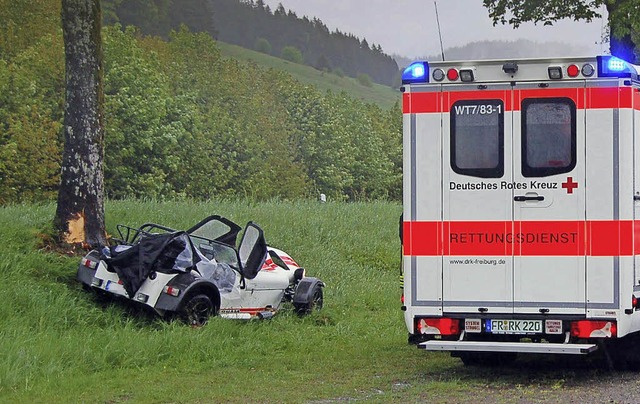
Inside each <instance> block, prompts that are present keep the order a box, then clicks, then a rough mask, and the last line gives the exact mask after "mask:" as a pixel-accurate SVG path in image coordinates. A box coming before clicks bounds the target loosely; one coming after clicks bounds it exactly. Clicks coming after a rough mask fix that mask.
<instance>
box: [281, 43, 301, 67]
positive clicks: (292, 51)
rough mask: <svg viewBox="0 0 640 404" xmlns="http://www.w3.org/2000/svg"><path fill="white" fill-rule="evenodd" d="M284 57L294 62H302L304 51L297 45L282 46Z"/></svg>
mask: <svg viewBox="0 0 640 404" xmlns="http://www.w3.org/2000/svg"><path fill="white" fill-rule="evenodd" d="M282 58H283V59H284V60H288V61H289V62H293V63H302V52H300V50H299V49H298V48H296V47H295V46H285V47H284V48H282Z"/></svg>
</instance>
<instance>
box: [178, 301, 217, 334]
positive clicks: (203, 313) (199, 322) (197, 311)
mask: <svg viewBox="0 0 640 404" xmlns="http://www.w3.org/2000/svg"><path fill="white" fill-rule="evenodd" d="M216 314H217V310H216V307H215V306H214V304H213V302H212V301H211V299H210V298H209V296H207V295H205V294H199V295H194V296H192V297H191V298H189V299H188V300H186V301H185V303H184V304H183V306H182V308H181V309H180V311H179V315H180V317H181V318H182V320H183V321H184V322H185V323H187V324H189V325H191V326H194V327H200V326H203V325H205V324H206V323H207V321H208V320H209V317H212V316H215V315H216Z"/></svg>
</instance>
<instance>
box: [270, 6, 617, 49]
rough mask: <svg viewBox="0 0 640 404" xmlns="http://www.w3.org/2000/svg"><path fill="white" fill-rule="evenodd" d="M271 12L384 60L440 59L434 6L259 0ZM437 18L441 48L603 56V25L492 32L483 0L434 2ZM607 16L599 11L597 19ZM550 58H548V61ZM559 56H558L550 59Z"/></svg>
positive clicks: (528, 26) (575, 24) (558, 25)
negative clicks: (541, 46) (510, 46)
mask: <svg viewBox="0 0 640 404" xmlns="http://www.w3.org/2000/svg"><path fill="white" fill-rule="evenodd" d="M264 2H265V4H267V5H268V6H269V7H270V8H271V9H272V10H275V9H276V8H277V7H278V4H279V3H282V5H283V6H284V8H285V9H287V10H293V11H294V12H295V13H296V15H297V16H298V17H300V18H302V17H303V16H307V17H309V18H313V17H318V18H319V19H320V20H322V22H324V23H325V25H327V27H328V28H329V30H331V31H333V30H335V29H336V28H337V29H339V30H340V31H342V32H347V33H352V34H354V35H355V36H357V37H359V38H360V39H362V38H366V39H367V42H368V43H369V44H370V45H371V44H374V43H375V44H379V45H381V46H382V49H383V51H384V52H385V53H387V54H397V55H400V56H405V57H409V58H411V57H420V56H427V55H436V54H439V53H440V40H439V37H438V27H437V20H436V11H435V10H436V7H435V5H434V1H429V0H264ZM437 9H438V16H439V20H440V29H441V33H442V42H443V45H444V48H445V49H447V48H452V47H456V46H463V45H465V44H467V43H469V42H474V41H482V40H514V41H515V40H518V39H529V40H532V41H536V42H551V41H553V42H566V43H570V44H572V45H575V46H577V47H579V48H580V49H584V50H585V51H586V52H587V53H586V54H585V55H573V56H586V55H599V54H603V53H605V51H607V50H608V47H607V46H606V45H601V44H600V38H601V31H602V29H603V22H602V19H598V20H594V21H593V22H591V23H585V22H584V21H582V22H574V21H567V20H565V21H560V22H558V23H556V24H554V25H553V26H546V27H545V26H542V25H541V24H538V25H534V24H532V23H527V24H523V25H521V26H520V27H519V28H518V29H513V28H511V27H510V26H502V25H498V26H496V27H494V26H493V24H492V22H491V19H490V18H489V13H488V12H487V10H486V9H485V8H484V7H483V6H482V0H438V1H437ZM603 12H604V15H605V23H606V11H605V10H602V11H601V14H603ZM550 56H551V55H550ZM552 56H559V55H552Z"/></svg>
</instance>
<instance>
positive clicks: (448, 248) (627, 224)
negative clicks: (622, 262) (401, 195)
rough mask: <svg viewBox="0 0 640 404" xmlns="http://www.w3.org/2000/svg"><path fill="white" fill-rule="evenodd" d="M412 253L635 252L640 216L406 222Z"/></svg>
mask: <svg viewBox="0 0 640 404" xmlns="http://www.w3.org/2000/svg"><path fill="white" fill-rule="evenodd" d="M403 234H404V245H403V248H404V255H406V256H440V255H443V256H465V255H473V256H510V255H519V256H585V255H587V256H631V255H635V254H636V253H637V254H640V221H637V220H635V221H633V220H596V221H527V222H508V221H469V222H463V221H459V222H458V221H456V222H404V225H403Z"/></svg>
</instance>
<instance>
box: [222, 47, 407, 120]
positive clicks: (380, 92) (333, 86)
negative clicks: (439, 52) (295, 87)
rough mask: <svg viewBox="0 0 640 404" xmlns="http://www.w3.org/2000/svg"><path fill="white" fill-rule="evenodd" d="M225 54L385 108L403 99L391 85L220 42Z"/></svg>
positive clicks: (319, 87) (322, 88) (325, 89)
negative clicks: (364, 82)
mask: <svg viewBox="0 0 640 404" xmlns="http://www.w3.org/2000/svg"><path fill="white" fill-rule="evenodd" d="M217 44H218V47H219V48H220V51H221V52H222V55H223V56H225V57H230V58H234V59H237V60H239V61H243V62H249V63H255V64H257V65H259V66H263V67H266V68H273V69H278V70H282V71H286V72H287V73H289V74H291V75H292V76H293V77H294V78H295V79H296V80H298V81H300V82H302V83H304V84H308V85H312V86H315V87H316V88H318V89H319V90H321V91H323V92H324V91H331V92H334V93H339V92H341V91H344V92H346V93H347V94H348V95H349V96H350V97H352V98H355V99H359V100H362V101H364V102H367V103H374V104H377V105H378V106H380V107H381V108H383V109H389V108H391V107H392V106H393V105H394V104H395V103H396V102H398V101H400V92H399V91H398V90H394V89H392V88H391V87H387V86H383V85H380V84H376V83H372V85H371V86H370V87H367V86H364V85H362V84H360V83H358V81H357V80H356V79H353V78H351V77H340V76H337V75H335V74H333V73H327V72H323V71H319V70H316V69H314V68H313V67H310V66H305V65H301V64H297V63H292V62H288V61H286V60H284V59H280V58H276V57H273V56H269V55H265V54H264V53H260V52H256V51H252V50H250V49H245V48H242V47H240V46H236V45H231V44H227V43H224V42H220V41H218V42H217Z"/></svg>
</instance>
